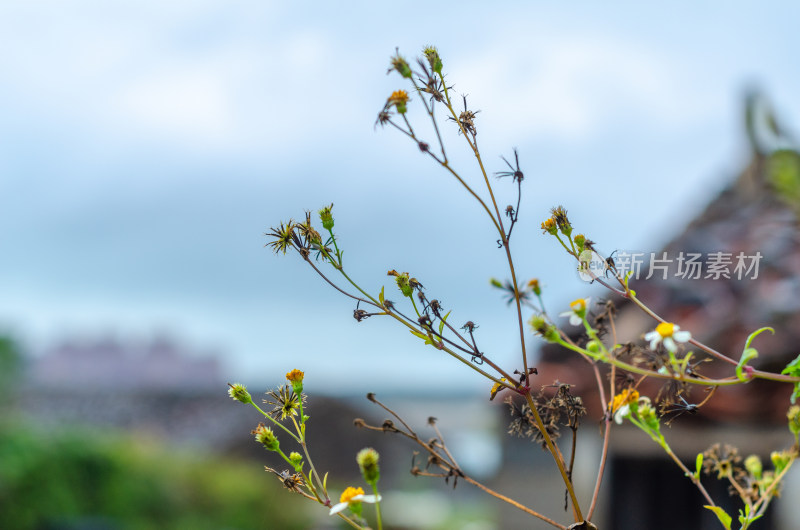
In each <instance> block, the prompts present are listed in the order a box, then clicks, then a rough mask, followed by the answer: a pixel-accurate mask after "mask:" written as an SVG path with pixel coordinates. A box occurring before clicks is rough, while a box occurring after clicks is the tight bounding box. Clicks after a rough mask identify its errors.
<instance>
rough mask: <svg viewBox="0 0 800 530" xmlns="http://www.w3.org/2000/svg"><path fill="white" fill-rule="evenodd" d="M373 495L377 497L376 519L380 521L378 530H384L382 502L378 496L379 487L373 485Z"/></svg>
mask: <svg viewBox="0 0 800 530" xmlns="http://www.w3.org/2000/svg"><path fill="white" fill-rule="evenodd" d="M372 494H373V495H375V518H376V519H377V521H378V530H383V520H382V518H381V501H380V495H379V494H378V485H377V484H376V483H373V484H372Z"/></svg>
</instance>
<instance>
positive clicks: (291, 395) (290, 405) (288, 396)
mask: <svg viewBox="0 0 800 530" xmlns="http://www.w3.org/2000/svg"><path fill="white" fill-rule="evenodd" d="M290 373H291V372H290ZM267 396H269V397H270V398H272V399H265V400H264V403H266V404H267V405H273V408H272V410H270V411H269V415H270V416H272V417H273V418H275V419H276V420H277V419H281V420H283V419H286V418H287V417H289V416H297V414H298V411H299V409H300V405H301V400H302V402H303V403H305V401H306V396H305V394H299V396H298V394H295V392H294V390H293V389H292V387H291V386H289V385H288V384H286V385H283V386H281V387H280V388H278V389H277V390H270V391H269V392H267Z"/></svg>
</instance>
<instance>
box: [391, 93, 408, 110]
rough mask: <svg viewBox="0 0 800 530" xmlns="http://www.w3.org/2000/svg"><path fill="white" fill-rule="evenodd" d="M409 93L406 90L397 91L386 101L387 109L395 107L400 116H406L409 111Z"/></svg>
mask: <svg viewBox="0 0 800 530" xmlns="http://www.w3.org/2000/svg"><path fill="white" fill-rule="evenodd" d="M408 99H409V98H408V92H406V91H405V90H395V91H394V92H392V95H391V96H389V99H388V100H387V101H386V107H387V108H388V107H395V108H396V109H397V112H398V114H405V113H406V112H407V111H408Z"/></svg>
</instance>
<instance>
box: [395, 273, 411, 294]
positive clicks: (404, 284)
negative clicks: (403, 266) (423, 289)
mask: <svg viewBox="0 0 800 530" xmlns="http://www.w3.org/2000/svg"><path fill="white" fill-rule="evenodd" d="M396 281H397V287H399V288H400V292H401V293H403V296H406V297H408V298H411V295H412V294H414V288H413V287H412V286H411V278H409V277H408V273H407V272H404V273H402V274H398V275H397V280H396Z"/></svg>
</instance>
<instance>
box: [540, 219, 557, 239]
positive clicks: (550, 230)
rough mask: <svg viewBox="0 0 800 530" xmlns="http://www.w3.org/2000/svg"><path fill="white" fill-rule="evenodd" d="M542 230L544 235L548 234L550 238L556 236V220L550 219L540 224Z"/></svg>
mask: <svg viewBox="0 0 800 530" xmlns="http://www.w3.org/2000/svg"><path fill="white" fill-rule="evenodd" d="M542 230H544V232H545V233H547V234H550V235H551V236H554V235H556V234H557V233H558V225H557V224H556V220H555V219H553V218H552V217H551V218H549V219H547V220H545V221H544V222H543V223H542Z"/></svg>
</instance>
